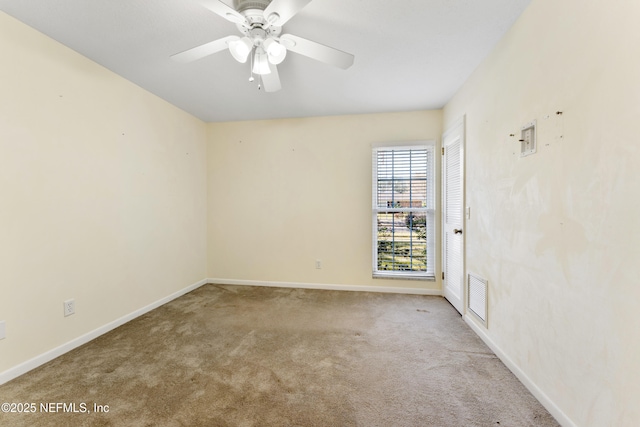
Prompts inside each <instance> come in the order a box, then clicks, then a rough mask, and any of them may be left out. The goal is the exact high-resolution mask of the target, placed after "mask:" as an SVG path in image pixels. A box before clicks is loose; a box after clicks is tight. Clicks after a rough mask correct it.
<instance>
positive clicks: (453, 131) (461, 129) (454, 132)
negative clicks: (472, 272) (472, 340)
mask: <svg viewBox="0 0 640 427" xmlns="http://www.w3.org/2000/svg"><path fill="white" fill-rule="evenodd" d="M452 136H456V137H457V136H459V138H460V197H461V200H460V208H461V210H462V212H460V218H461V222H462V224H461V225H462V235H461V243H460V245H461V247H460V260H461V261H460V262H461V268H460V270H461V274H462V277H460V287H461V289H460V301H459V303H457V302H456V301H451V299H450V298H447V287H446V286H445V284H446V283H448V282H447V280H448V272H447V271H446V262H447V254H446V232H445V227H446V215H445V209H446V193H445V191H446V188H445V186H446V176H445V174H446V164H445V151H444V149H445V141H446V140H447V139H448V138H450V137H452ZM465 139H466V116H465V115H463V116H462V117H460V118H459V119H457V120H456V121H454V122H453V123H452V124H451V126H450V127H449V128H448V129H447V130H446V131H445V132H444V133H443V134H442V141H441V149H442V154H443V155H442V156H441V157H440V159H441V164H440V182H441V218H442V219H441V236H442V238H441V239H440V264H441V265H440V268H441V271H442V283H441V285H442V295H443V296H444V297H445V298H446V299H447V301H449V302H450V303H451V305H452V306H454V307H455V308H456V310H458V312H459V313H460V314H461V315H462V316H464V314H465V312H466V307H467V301H466V298H467V295H466V292H465V290H466V289H465V288H466V286H465V277H466V234H467V220H466V219H467V218H466V185H465V182H466V181H465V167H466V159H465V142H466V141H465ZM458 305H459V306H458Z"/></svg>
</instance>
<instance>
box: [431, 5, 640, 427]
mask: <svg viewBox="0 0 640 427" xmlns="http://www.w3.org/2000/svg"><path fill="white" fill-rule="evenodd" d="M639 19H640V3H638V2H637V1H629V0H620V1H615V2H604V1H586V2H585V1H578V0H568V1H562V2H558V1H553V0H534V1H533V2H532V4H531V5H530V6H529V8H528V9H527V11H526V12H525V13H524V14H523V16H522V17H521V18H520V20H519V21H518V22H517V23H516V25H515V26H514V27H513V28H512V29H511V30H510V32H509V33H508V34H507V36H506V37H505V38H504V39H503V40H502V41H501V42H500V43H499V45H498V46H497V48H496V49H495V51H494V52H493V53H492V54H491V55H490V56H489V57H488V59H487V60H485V61H484V63H483V64H482V65H481V67H480V68H479V69H478V70H476V72H475V73H474V74H473V75H472V76H471V78H470V79H469V80H468V82H467V83H466V84H465V85H464V86H463V88H462V89H461V90H460V91H459V92H458V94H457V95H456V96H455V97H454V98H453V100H452V101H451V102H449V104H448V105H447V106H446V108H445V110H444V121H445V128H446V127H448V126H449V125H450V124H451V123H452V122H453V121H455V120H456V119H457V118H458V117H460V116H462V115H463V114H466V118H467V168H466V173H467V204H468V205H469V206H470V207H471V209H472V218H471V220H470V221H469V222H468V224H467V235H466V237H467V269H468V271H471V272H475V273H478V274H480V275H482V276H484V277H486V278H487V279H488V280H489V284H490V291H489V319H490V320H489V323H490V329H489V331H488V333H489V336H490V338H491V340H493V341H494V343H495V344H496V345H497V346H498V347H500V348H501V349H502V350H503V351H504V353H505V354H506V355H507V356H508V357H509V358H510V359H511V360H512V361H513V362H514V363H515V364H516V365H517V366H518V367H519V368H521V369H522V371H523V372H524V373H525V374H526V375H527V376H528V377H529V378H530V379H531V380H532V382H533V383H535V384H536V386H537V387H539V389H540V390H541V391H542V392H543V393H545V394H546V395H547V396H548V397H549V398H550V399H551V400H552V401H553V402H554V403H555V404H556V405H557V407H558V408H559V409H560V410H561V411H562V412H563V413H564V414H565V415H566V416H567V417H568V418H569V419H570V420H572V421H573V422H574V423H575V424H576V425H580V426H608V425H611V426H623V425H624V426H632V425H639V424H640V412H639V410H638V405H637V402H638V399H640V371H639V370H638V369H637V363H638V360H639V358H640V340H639V339H638V331H639V330H640V322H639V320H638V315H637V307H638V302H639V301H640V288H639V287H638V286H637V285H638V278H637V277H638V275H637V272H636V271H635V267H636V266H637V263H638V260H639V259H640V250H639V245H640V221H638V214H639V213H640V205H639V200H640V199H639V198H638V194H640V169H639V168H638V165H640V145H639V144H638V132H637V121H638V117H640V83H639V80H638V76H640V55H638V54H637V51H638V46H640V30H639V29H638V28H639V27H638V25H637V22H638V20H639ZM557 111H562V112H563V114H562V115H557V114H555V113H556V112H557ZM532 119H537V122H538V130H539V135H538V153H537V154H535V155H533V156H530V157H526V158H520V157H519V154H518V153H517V151H518V149H519V145H518V142H517V141H516V139H517V138H515V139H514V138H511V137H510V136H509V135H510V134H511V133H516V132H517V131H519V129H520V126H522V125H524V124H525V123H527V122H529V121H531V120H532Z"/></svg>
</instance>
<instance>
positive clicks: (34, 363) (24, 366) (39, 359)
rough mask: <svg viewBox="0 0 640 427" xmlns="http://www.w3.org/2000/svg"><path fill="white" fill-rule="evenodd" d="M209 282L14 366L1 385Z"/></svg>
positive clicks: (4, 374) (197, 283)
mask: <svg viewBox="0 0 640 427" xmlns="http://www.w3.org/2000/svg"><path fill="white" fill-rule="evenodd" d="M206 283H208V282H207V279H202V280H200V281H199V282H196V283H194V284H192V285H190V286H187V287H186V288H184V289H181V290H179V291H177V292H174V293H172V294H171V295H168V296H166V297H164V298H161V299H159V300H158V301H156V302H153V303H151V304H149V305H147V306H144V307H142V308H140V309H138V310H136V311H134V312H132V313H129V314H127V315H125V316H122V317H120V318H119V319H116V320H114V321H112V322H109V323H107V324H106V325H103V326H101V327H99V328H97V329H94V330H93V331H91V332H87V333H86V334H84V335H81V336H79V337H77V338H74V339H72V340H71V341H69V342H67V343H65V344H62V345H60V346H58V347H56V348H54V349H51V350H49V351H47V352H45V353H42V354H40V355H38V356H36V357H34V358H32V359H29V360H27V361H26V362H23V363H21V364H19V365H16V366H14V367H13V368H9V369H7V370H6V371H4V372H2V373H0V385H2V384H4V383H6V382H8V381H11V380H12V379H14V378H17V377H19V376H20V375H23V374H26V373H27V372H29V371H31V370H32V369H35V368H37V367H38V366H41V365H44V364H45V363H47V362H50V361H51V360H53V359H55V358H56V357H59V356H62V355H63V354H65V353H67V352H69V351H71V350H73V349H75V348H77V347H80V346H81V345H83V344H86V343H88V342H89V341H91V340H94V339H96V338H98V337H99V336H100V335H104V334H106V333H107V332H109V331H111V330H113V329H115V328H117V327H118V326H122V325H124V324H125V323H127V322H129V321H131V320H133V319H135V318H136V317H139V316H142V315H143V314H145V313H148V312H150V311H151V310H154V309H156V308H158V307H160V306H161V305H164V304H166V303H168V302H170V301H173V300H174V299H176V298H179V297H181V296H182V295H184V294H186V293H188V292H191V291H193V290H195V289H197V288H199V287H200V286H202V285H205V284H206Z"/></svg>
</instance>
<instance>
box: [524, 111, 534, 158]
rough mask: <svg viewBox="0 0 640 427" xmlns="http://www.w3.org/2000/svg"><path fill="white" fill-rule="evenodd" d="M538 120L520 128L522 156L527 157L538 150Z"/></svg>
mask: <svg viewBox="0 0 640 427" xmlns="http://www.w3.org/2000/svg"><path fill="white" fill-rule="evenodd" d="M536 133H537V132H536V121H535V120H534V121H532V122H529V123H527V124H526V125H524V126H522V129H521V130H520V157H526V156H529V155H531V154H534V153H535V152H536Z"/></svg>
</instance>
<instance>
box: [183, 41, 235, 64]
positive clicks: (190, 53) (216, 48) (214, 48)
mask: <svg viewBox="0 0 640 427" xmlns="http://www.w3.org/2000/svg"><path fill="white" fill-rule="evenodd" d="M239 39H240V37H238V36H227V37H224V38H221V39H218V40H214V41H212V42H209V43H205V44H203V45H200V46H197V47H194V48H193V49H188V50H185V51H184V52H180V53H176V54H175V55H171V59H173V60H174V61H178V62H192V61H196V60H198V59H201V58H204V57H205V56H209V55H213V54H214V53H217V52H220V51H221V50H225V49H226V48H227V47H228V46H229V42H231V41H233V40H239Z"/></svg>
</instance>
